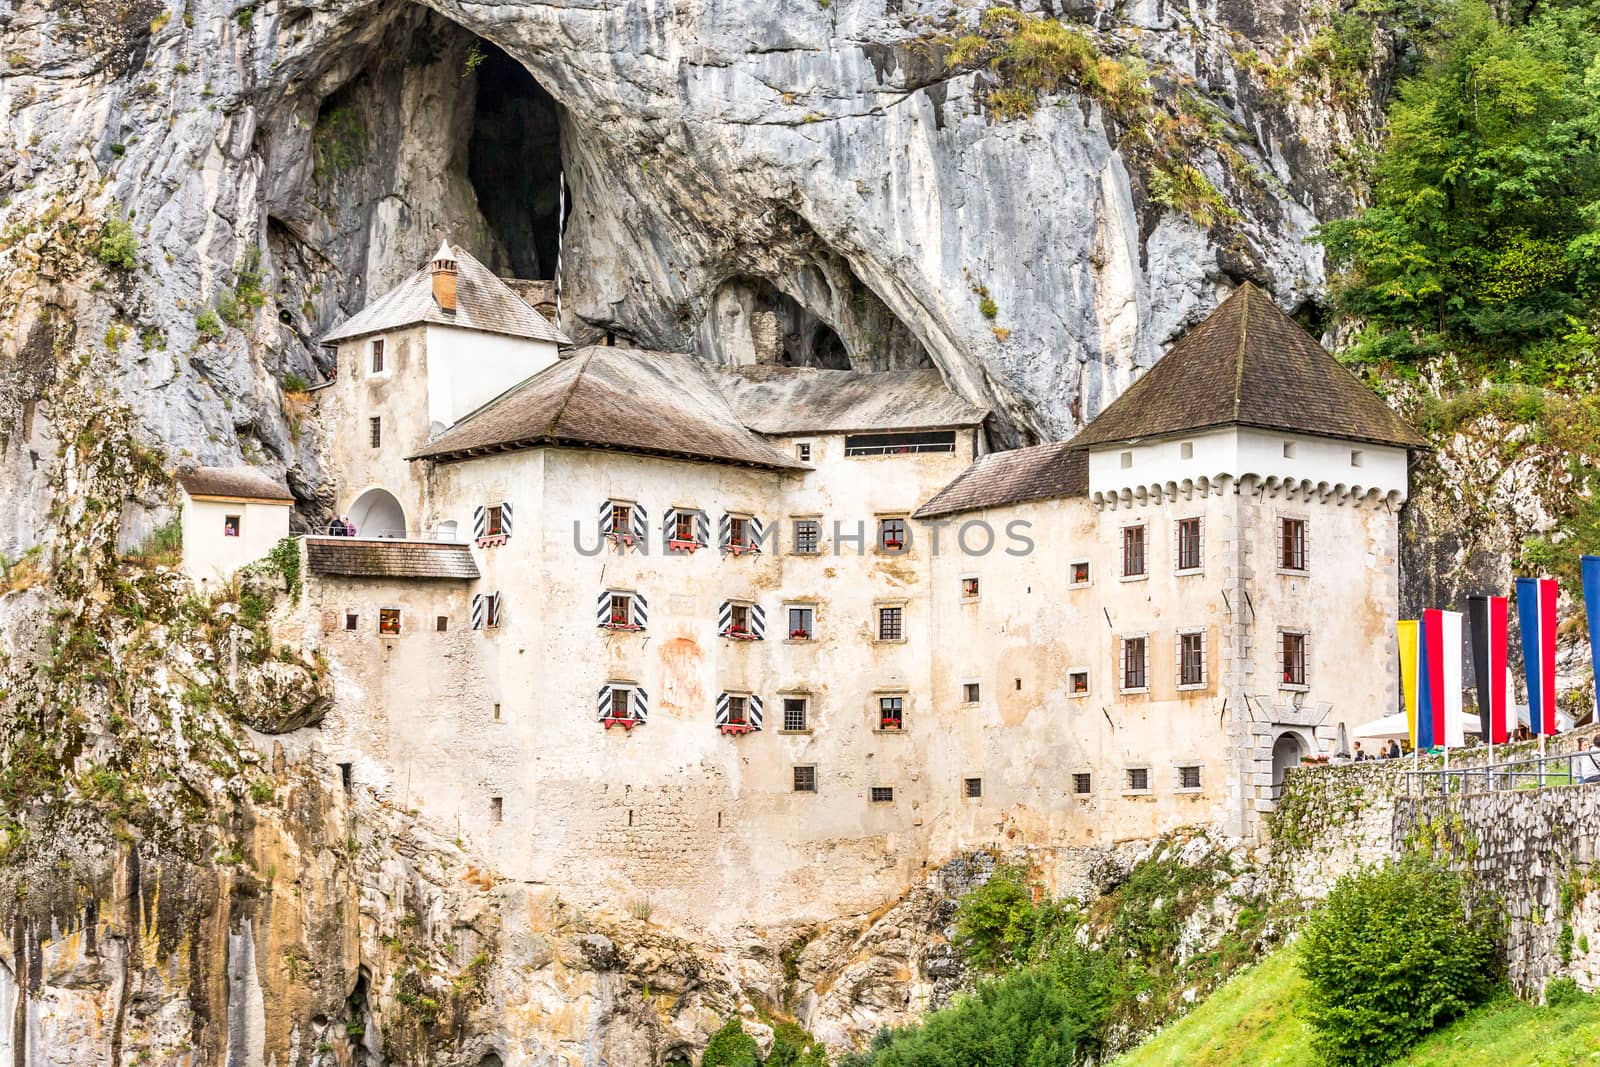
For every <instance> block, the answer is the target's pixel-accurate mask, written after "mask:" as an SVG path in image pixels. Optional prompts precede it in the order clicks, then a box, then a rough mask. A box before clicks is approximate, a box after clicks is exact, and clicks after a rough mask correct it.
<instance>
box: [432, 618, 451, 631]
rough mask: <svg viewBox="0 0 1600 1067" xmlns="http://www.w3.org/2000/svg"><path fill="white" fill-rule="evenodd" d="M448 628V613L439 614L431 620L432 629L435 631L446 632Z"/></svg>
mask: <svg viewBox="0 0 1600 1067" xmlns="http://www.w3.org/2000/svg"><path fill="white" fill-rule="evenodd" d="M449 629H450V616H448V615H439V616H437V617H435V618H434V620H433V630H434V632H435V633H441V634H442V633H444V632H446V631H447V630H449Z"/></svg>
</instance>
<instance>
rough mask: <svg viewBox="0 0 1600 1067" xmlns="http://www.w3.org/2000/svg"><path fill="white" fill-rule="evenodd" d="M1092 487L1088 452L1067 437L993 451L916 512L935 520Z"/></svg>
mask: <svg viewBox="0 0 1600 1067" xmlns="http://www.w3.org/2000/svg"><path fill="white" fill-rule="evenodd" d="M1088 491H1089V454H1088V453H1087V452H1084V451H1083V450H1081V449H1079V448H1077V447H1075V446H1074V445H1072V444H1071V443H1070V442H1067V441H1052V442H1051V443H1049V444H1044V445H1033V446H1032V447H1029V448H1018V449H1014V450H1012V451H1010V452H990V453H989V454H988V455H985V456H979V457H978V459H977V461H976V462H974V463H973V464H972V466H970V467H968V468H967V469H966V470H964V471H962V472H961V473H960V474H959V475H957V476H956V479H955V481H953V482H951V483H950V484H949V485H947V486H945V487H944V488H943V489H941V490H939V492H938V493H937V494H936V495H935V496H934V497H933V499H931V500H929V501H928V502H927V503H926V504H923V505H922V506H921V507H920V508H918V509H917V510H916V511H915V512H913V513H912V517H913V518H917V519H931V518H936V517H938V516H940V515H954V514H956V513H958V512H962V511H978V510H980V509H982V508H996V507H1003V506H1005V505H1007V504H1020V503H1022V502H1023V501H1026V500H1050V499H1055V498H1058V497H1068V496H1083V495H1084V494H1085V493H1087V492H1088Z"/></svg>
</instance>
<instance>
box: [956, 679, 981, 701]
mask: <svg viewBox="0 0 1600 1067" xmlns="http://www.w3.org/2000/svg"><path fill="white" fill-rule="evenodd" d="M980 688H981V687H980V686H979V685H978V683H977V682H963V683H961V702H962V703H963V704H976V703H977V702H978V693H979V690H980Z"/></svg>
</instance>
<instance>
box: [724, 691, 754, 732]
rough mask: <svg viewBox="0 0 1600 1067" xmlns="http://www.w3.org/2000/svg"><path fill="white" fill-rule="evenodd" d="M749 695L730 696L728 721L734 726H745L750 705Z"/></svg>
mask: <svg viewBox="0 0 1600 1067" xmlns="http://www.w3.org/2000/svg"><path fill="white" fill-rule="evenodd" d="M749 703H750V698H749V697H735V696H730V697H729V698H728V722H729V723H731V724H733V725H734V726H743V725H744V724H745V722H746V721H747V719H748V716H747V715H746V711H747V709H748V707H749Z"/></svg>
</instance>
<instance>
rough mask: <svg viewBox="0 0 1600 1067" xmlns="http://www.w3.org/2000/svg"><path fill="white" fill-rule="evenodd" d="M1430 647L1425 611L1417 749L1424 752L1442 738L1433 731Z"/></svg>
mask: <svg viewBox="0 0 1600 1067" xmlns="http://www.w3.org/2000/svg"><path fill="white" fill-rule="evenodd" d="M1428 653H1429V649H1428V613H1427V612H1426V611H1424V612H1423V613H1422V618H1421V619H1419V620H1417V751H1419V752H1422V751H1426V750H1427V749H1430V748H1432V747H1433V746H1434V745H1437V744H1438V743H1439V741H1440V738H1439V736H1438V735H1437V734H1435V733H1434V731H1433V681H1432V679H1433V671H1432V670H1431V666H1432V664H1431V662H1430V660H1431V659H1432V658H1434V657H1430V656H1429V654H1428Z"/></svg>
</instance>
